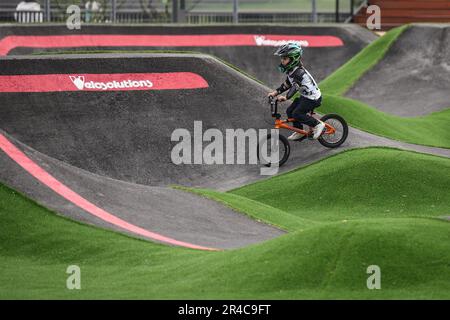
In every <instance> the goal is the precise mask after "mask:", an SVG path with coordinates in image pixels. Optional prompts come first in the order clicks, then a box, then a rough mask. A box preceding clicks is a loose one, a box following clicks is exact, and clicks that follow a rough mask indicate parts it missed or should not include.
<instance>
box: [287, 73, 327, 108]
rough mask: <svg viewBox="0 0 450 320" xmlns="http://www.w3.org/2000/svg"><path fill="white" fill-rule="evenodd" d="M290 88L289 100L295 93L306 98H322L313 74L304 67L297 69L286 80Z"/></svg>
mask: <svg viewBox="0 0 450 320" xmlns="http://www.w3.org/2000/svg"><path fill="white" fill-rule="evenodd" d="M286 82H287V84H288V87H290V90H289V93H288V98H291V97H292V96H293V95H294V94H295V92H299V93H300V94H301V95H302V96H304V97H305V98H308V99H311V100H317V99H319V98H320V97H321V96H322V93H321V92H320V89H319V86H318V85H317V83H316V81H315V80H314V78H313V77H312V76H311V74H310V73H309V72H308V70H306V69H305V68H303V67H295V68H294V70H292V71H291V72H290V73H289V74H288V76H287V79H286Z"/></svg>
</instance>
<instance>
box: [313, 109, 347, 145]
mask: <svg viewBox="0 0 450 320" xmlns="http://www.w3.org/2000/svg"><path fill="white" fill-rule="evenodd" d="M320 120H321V121H323V122H327V121H328V122H329V124H330V125H332V126H333V127H335V129H336V133H335V134H333V135H327V134H325V133H322V135H321V136H320V137H319V139H318V140H319V142H320V144H321V145H323V146H324V147H327V148H337V147H339V146H340V145H341V144H343V143H344V142H345V140H347V136H348V125H347V122H346V121H345V119H344V118H342V117H341V116H340V115H337V114H326V115H324V116H323V117H322V118H321V119H320ZM336 124H339V128H337V125H336ZM337 133H339V135H338V136H336V134H337ZM336 137H337V139H336ZM331 138H333V139H331Z"/></svg>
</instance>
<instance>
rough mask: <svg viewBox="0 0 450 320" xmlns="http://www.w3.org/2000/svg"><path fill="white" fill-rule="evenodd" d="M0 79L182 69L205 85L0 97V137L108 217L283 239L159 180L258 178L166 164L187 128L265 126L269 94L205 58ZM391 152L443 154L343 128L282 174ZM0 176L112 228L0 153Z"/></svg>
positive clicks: (75, 60) (233, 240)
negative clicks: (339, 142) (174, 136)
mask: <svg viewBox="0 0 450 320" xmlns="http://www.w3.org/2000/svg"><path fill="white" fill-rule="evenodd" d="M0 66H1V67H0V74H2V75H7V74H41V73H71V74H77V73H109V72H111V73H128V72H170V71H189V72H195V73H198V74H199V75H201V76H202V77H204V78H205V79H206V80H207V81H208V83H209V88H206V89H190V90H162V91H125V92H81V91H77V92H53V93H25V94H24V93H1V94H0V101H2V104H1V105H0V132H5V133H6V134H7V135H8V136H9V137H10V139H11V140H12V141H13V142H14V143H15V144H16V145H17V146H18V147H19V148H20V149H22V150H23V151H24V152H26V154H28V156H29V157H31V158H32V159H33V160H35V161H36V162H37V163H38V164H39V165H41V166H42V167H43V168H44V169H45V170H47V171H48V172H49V173H51V174H52V175H54V176H55V177H57V178H59V179H60V180H61V181H62V182H63V183H65V184H66V185H68V186H69V187H71V188H72V189H73V190H74V191H75V192H77V193H79V194H80V195H82V196H84V197H85V198H86V199H87V200H89V201H91V202H93V203H94V204H96V205H97V206H100V207H101V208H104V209H106V210H108V211H110V212H111V213H113V214H115V215H117V216H119V217H121V218H123V219H125V220H126V221H129V222H132V223H134V224H136V225H138V226H141V227H143V228H146V229H148V230H150V231H155V232H159V233H161V234H163V235H165V236H170V237H173V238H175V239H177V240H181V241H187V242H191V243H194V244H197V245H203V246H210V247H216V248H236V247H241V246H245V245H248V244H251V243H256V242H260V241H263V240H266V239H270V238H273V237H276V236H278V235H280V234H282V232H281V231H280V230H278V229H276V228H272V227H269V226H267V225H264V224H261V223H258V222H256V221H254V220H252V219H250V218H247V217H245V216H243V215H241V214H238V213H235V212H233V211H232V210H230V209H227V208H224V207H223V206H221V205H219V204H217V203H215V202H212V201H210V200H206V199H203V198H201V197H198V196H194V195H191V194H186V193H185V192H181V191H179V190H173V189H171V188H168V185H169V184H181V185H185V186H199V187H209V188H214V189H217V190H227V189H230V188H234V187H238V186H242V185H243V184H246V183H248V182H251V181H256V180H259V179H262V178H265V176H261V175H260V167H259V166H257V165H211V166H208V165H179V166H177V165H174V164H173V163H172V162H171V159H170V151H171V149H172V146H173V143H172V142H171V141H170V137H171V133H172V131H173V130H174V129H176V128H187V129H188V130H190V131H192V127H193V122H194V121H195V120H201V121H202V122H203V130H206V129H207V128H212V127H214V128H218V129H220V130H221V131H222V132H224V130H225V129H237V128H243V129H248V128H270V127H272V125H271V124H270V123H271V122H272V121H273V120H272V118H271V117H270V115H269V110H268V106H267V104H266V103H265V95H266V93H267V91H268V90H269V88H267V87H264V86H262V85H260V84H258V83H257V82H255V81H253V80H251V79H249V78H247V77H245V76H243V75H242V74H240V73H238V72H237V71H235V70H233V69H231V68H229V67H227V66H226V65H224V64H222V63H220V62H219V61H217V60H216V59H214V58H211V57H209V56H205V55H180V54H171V55H155V54H149V55H141V54H136V55H126V56H124V55H95V56H78V55H70V56H69V57H67V56H45V57H39V58H30V57H10V58H7V59H4V60H1V61H0ZM374 145H379V146H380V145H381V146H393V147H400V148H405V149H412V150H416V151H422V152H429V153H434V154H439V155H443V156H450V150H448V149H439V148H428V147H421V146H415V145H408V144H405V143H400V142H395V141H390V140H388V139H385V138H381V137H377V136H373V135H370V134H368V133H364V132H361V131H359V130H355V129H351V130H350V134H349V138H348V140H347V142H346V143H344V145H343V146H342V147H341V148H338V149H332V150H330V149H326V148H324V147H323V146H321V145H320V144H319V143H317V142H315V141H304V142H299V143H293V144H292V153H291V157H290V159H289V161H288V162H287V163H286V165H285V166H284V167H283V168H282V170H281V171H282V172H284V171H286V170H289V169H292V168H295V167H298V166H299V165H304V164H308V163H311V162H314V161H316V160H319V159H322V158H324V157H326V156H329V155H332V154H335V153H337V152H340V151H342V150H344V149H348V148H355V147H363V146H374ZM0 163H1V168H2V169H1V170H0V180H1V181H3V182H5V183H7V184H8V185H10V186H12V187H14V188H16V189H18V190H19V191H21V192H24V193H25V194H27V195H28V196H30V197H31V198H32V199H35V200H37V201H38V202H40V203H42V204H43V205H45V206H47V207H49V208H52V209H54V210H56V211H58V212H60V213H62V214H64V215H66V216H69V217H72V218H75V219H78V220H83V221H87V222H89V223H93V224H97V225H101V226H105V227H110V228H113V229H115V228H114V227H113V226H111V225H109V224H106V223H104V222H103V221H100V220H98V219H97V218H93V217H92V216H90V215H88V214H87V213H86V212H84V211H83V210H81V209H79V208H77V207H75V206H74V205H72V204H71V203H69V202H68V201H66V200H64V199H62V198H60V197H59V196H57V195H56V194H54V193H53V192H51V191H50V190H49V189H48V188H46V187H45V186H43V185H41V184H40V183H39V182H37V181H36V180H35V179H34V178H32V177H31V176H30V175H29V174H28V173H26V172H25V171H24V170H23V169H21V168H20V167H19V166H18V165H17V164H15V163H13V162H12V160H10V159H9V158H8V157H7V156H6V155H5V154H4V153H3V152H0Z"/></svg>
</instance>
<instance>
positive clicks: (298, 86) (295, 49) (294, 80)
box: [268, 43, 325, 140]
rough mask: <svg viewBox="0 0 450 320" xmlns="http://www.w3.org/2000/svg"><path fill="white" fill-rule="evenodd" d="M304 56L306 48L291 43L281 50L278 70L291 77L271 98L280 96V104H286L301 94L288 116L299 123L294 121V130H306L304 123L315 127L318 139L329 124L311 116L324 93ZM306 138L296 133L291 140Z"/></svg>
mask: <svg viewBox="0 0 450 320" xmlns="http://www.w3.org/2000/svg"><path fill="white" fill-rule="evenodd" d="M302 54H303V49H302V48H301V47H300V46H299V45H297V44H296V43H288V44H285V45H282V46H281V47H279V48H278V50H277V51H276V52H275V53H274V55H276V56H279V57H280V59H281V64H280V65H279V66H278V68H279V70H280V71H281V72H284V73H286V74H287V79H286V81H285V82H284V83H283V84H282V85H281V86H280V87H279V88H278V89H276V90H275V91H273V92H270V93H269V94H268V95H269V96H271V97H276V96H278V98H277V99H278V101H286V100H287V99H290V98H292V96H294V94H295V93H297V92H298V93H299V94H300V97H299V98H296V99H295V100H294V101H293V102H292V104H291V105H290V106H289V107H288V108H287V110H286V114H287V116H288V117H289V118H294V119H295V120H296V121H294V127H296V128H299V129H302V128H303V125H302V124H306V125H308V126H310V127H312V128H313V133H314V134H313V138H314V139H317V138H319V137H320V134H321V133H322V130H323V129H324V128H325V124H324V123H323V122H322V121H320V120H317V119H316V118H314V117H311V116H310V115H308V114H307V113H308V112H310V111H312V110H314V108H317V107H319V106H320V105H321V103H322V94H321V92H320V89H319V87H318V85H317V83H316V81H315V80H314V78H313V77H312V76H311V74H310V73H309V72H308V71H307V70H306V69H305V68H304V67H303V65H302V62H301V57H302ZM287 90H289V91H288V93H287V95H286V97H284V96H279V95H280V94H281V93H283V92H285V91H287ZM302 136H303V135H302V134H300V133H297V132H294V133H293V134H291V135H290V136H289V137H288V139H289V140H297V139H300V138H301V137H302Z"/></svg>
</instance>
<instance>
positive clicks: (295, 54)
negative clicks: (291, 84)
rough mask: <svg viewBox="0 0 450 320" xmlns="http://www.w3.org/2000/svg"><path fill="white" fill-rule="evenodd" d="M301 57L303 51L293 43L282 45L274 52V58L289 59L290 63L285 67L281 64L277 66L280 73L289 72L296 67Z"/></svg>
mask: <svg viewBox="0 0 450 320" xmlns="http://www.w3.org/2000/svg"><path fill="white" fill-rule="evenodd" d="M302 55H303V49H302V47H300V46H299V45H298V44H296V43H295V42H289V43H287V44H284V45H282V46H281V47H279V48H278V49H277V51H275V53H274V56H279V57H289V58H291V61H290V62H289V63H288V64H287V65H286V66H283V64H280V65H279V66H278V70H280V72H286V73H288V72H290V71H292V69H294V68H295V67H296V66H298V65H299V64H300V58H301V57H302Z"/></svg>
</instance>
